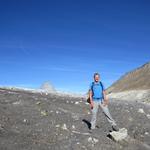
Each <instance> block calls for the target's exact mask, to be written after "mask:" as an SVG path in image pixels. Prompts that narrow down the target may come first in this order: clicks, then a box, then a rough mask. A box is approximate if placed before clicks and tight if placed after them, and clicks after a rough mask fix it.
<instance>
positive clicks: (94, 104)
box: [89, 73, 119, 131]
mask: <svg viewBox="0 0 150 150" xmlns="http://www.w3.org/2000/svg"><path fill="white" fill-rule="evenodd" d="M89 98H90V107H91V110H92V119H91V129H95V126H96V118H97V112H98V107H99V106H100V107H101V108H102V110H103V112H104V114H105V116H106V118H107V120H108V121H109V122H110V124H111V125H112V129H113V130H114V131H118V130H119V128H118V127H117V124H116V122H115V121H114V119H113V118H112V116H111V115H110V112H109V109H108V103H109V100H108V99H107V97H106V92H105V88H104V86H103V84H102V82H101V81H100V75H99V73H95V74H94V82H92V83H91V85H90V89H89Z"/></svg>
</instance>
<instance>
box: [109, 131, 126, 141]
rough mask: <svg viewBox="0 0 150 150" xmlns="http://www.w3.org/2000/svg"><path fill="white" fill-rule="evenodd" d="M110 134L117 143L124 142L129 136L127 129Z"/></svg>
mask: <svg viewBox="0 0 150 150" xmlns="http://www.w3.org/2000/svg"><path fill="white" fill-rule="evenodd" d="M109 134H110V136H111V138H112V139H113V140H114V141H116V142H119V141H122V140H124V139H125V138H126V137H127V136H128V133H127V129H125V128H122V129H119V131H113V132H110V133H109Z"/></svg>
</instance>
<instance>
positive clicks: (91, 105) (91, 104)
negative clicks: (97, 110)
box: [90, 100, 94, 109]
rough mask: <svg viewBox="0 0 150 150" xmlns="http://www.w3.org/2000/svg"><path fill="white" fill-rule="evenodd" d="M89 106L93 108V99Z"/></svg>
mask: <svg viewBox="0 0 150 150" xmlns="http://www.w3.org/2000/svg"><path fill="white" fill-rule="evenodd" d="M90 107H91V109H93V107H94V103H93V100H91V103H90Z"/></svg>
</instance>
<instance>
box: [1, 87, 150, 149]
mask: <svg viewBox="0 0 150 150" xmlns="http://www.w3.org/2000/svg"><path fill="white" fill-rule="evenodd" d="M109 108H110V112H111V114H112V116H113V118H114V119H115V120H116V122H117V123H118V125H119V127H120V128H126V129H127V131H128V137H127V138H126V140H124V141H121V142H115V141H113V140H112V139H111V138H110V137H109V136H108V133H109V132H110V131H111V130H112V129H111V126H110V125H109V123H108V122H107V120H106V118H105V116H104V115H103V113H102V111H101V110H100V112H99V114H98V120H97V125H98V127H97V128H96V129H95V130H93V131H92V132H91V131H90V130H89V128H88V127H89V121H90V118H91V112H90V108H89V105H88V104H87V103H86V99H85V98H84V97H81V96H80V97H77V96H76V97H74V96H69V95H60V94H54V93H49V94H48V93H44V92H37V93H36V92H32V91H25V90H16V89H6V88H0V150H110V149H111V150H120V149H123V150H148V149H150V106H149V105H145V104H143V103H140V102H136V101H120V100H117V99H115V100H111V99H110V104H109Z"/></svg>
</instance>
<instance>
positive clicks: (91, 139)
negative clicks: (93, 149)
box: [88, 137, 99, 144]
mask: <svg viewBox="0 0 150 150" xmlns="http://www.w3.org/2000/svg"><path fill="white" fill-rule="evenodd" d="M98 141H99V140H98V139H96V138H92V137H89V138H88V142H89V143H92V144H96V143H97V142H98Z"/></svg>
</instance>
